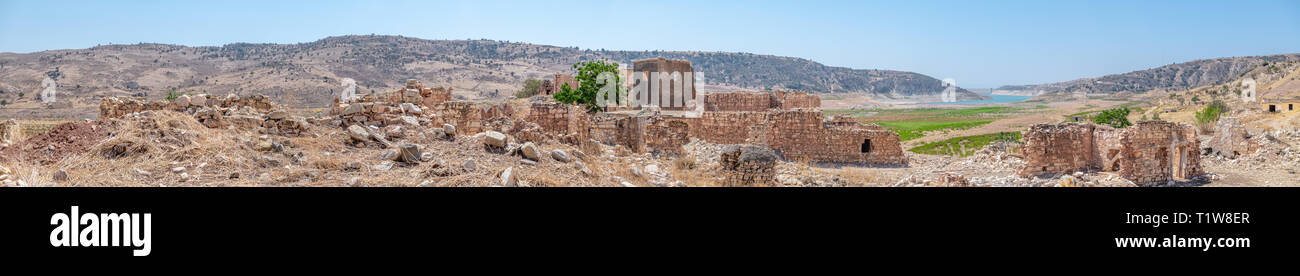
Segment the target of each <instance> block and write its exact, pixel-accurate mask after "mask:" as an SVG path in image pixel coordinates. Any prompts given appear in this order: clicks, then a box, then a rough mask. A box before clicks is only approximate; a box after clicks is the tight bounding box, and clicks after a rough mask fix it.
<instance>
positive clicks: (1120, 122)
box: [1092, 107, 1133, 128]
mask: <svg viewBox="0 0 1300 276" xmlns="http://www.w3.org/2000/svg"><path fill="white" fill-rule="evenodd" d="M1129 112H1130V110H1129V109H1128V108H1127V107H1116V108H1111V109H1107V110H1102V111H1101V113H1100V114H1097V116H1093V117H1092V121H1093V122H1096V123H1098V124H1104V125H1110V126H1111V127H1115V128H1124V127H1128V126H1131V125H1133V123H1131V122H1129V121H1128V113H1129Z"/></svg>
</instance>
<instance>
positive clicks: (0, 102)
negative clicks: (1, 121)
mask: <svg viewBox="0 0 1300 276" xmlns="http://www.w3.org/2000/svg"><path fill="white" fill-rule="evenodd" d="M7 105H9V100H0V106H7Z"/></svg>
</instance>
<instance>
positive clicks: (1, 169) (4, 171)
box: [0, 166, 13, 174]
mask: <svg viewBox="0 0 1300 276" xmlns="http://www.w3.org/2000/svg"><path fill="white" fill-rule="evenodd" d="M10 173H13V171H10V170H9V168H5V166H0V174H10Z"/></svg>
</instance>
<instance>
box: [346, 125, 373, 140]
mask: <svg viewBox="0 0 1300 276" xmlns="http://www.w3.org/2000/svg"><path fill="white" fill-rule="evenodd" d="M348 135H349V136H352V140H357V141H362V142H364V141H367V140H370V132H368V131H366V128H364V127H361V126H359V125H351V126H348Z"/></svg>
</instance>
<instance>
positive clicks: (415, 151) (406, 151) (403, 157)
mask: <svg viewBox="0 0 1300 276" xmlns="http://www.w3.org/2000/svg"><path fill="white" fill-rule="evenodd" d="M401 149H402V150H401V154H400V155H398V159H397V161H401V162H405V163H407V164H417V163H420V146H417V145H415V144H402V148H401Z"/></svg>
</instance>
